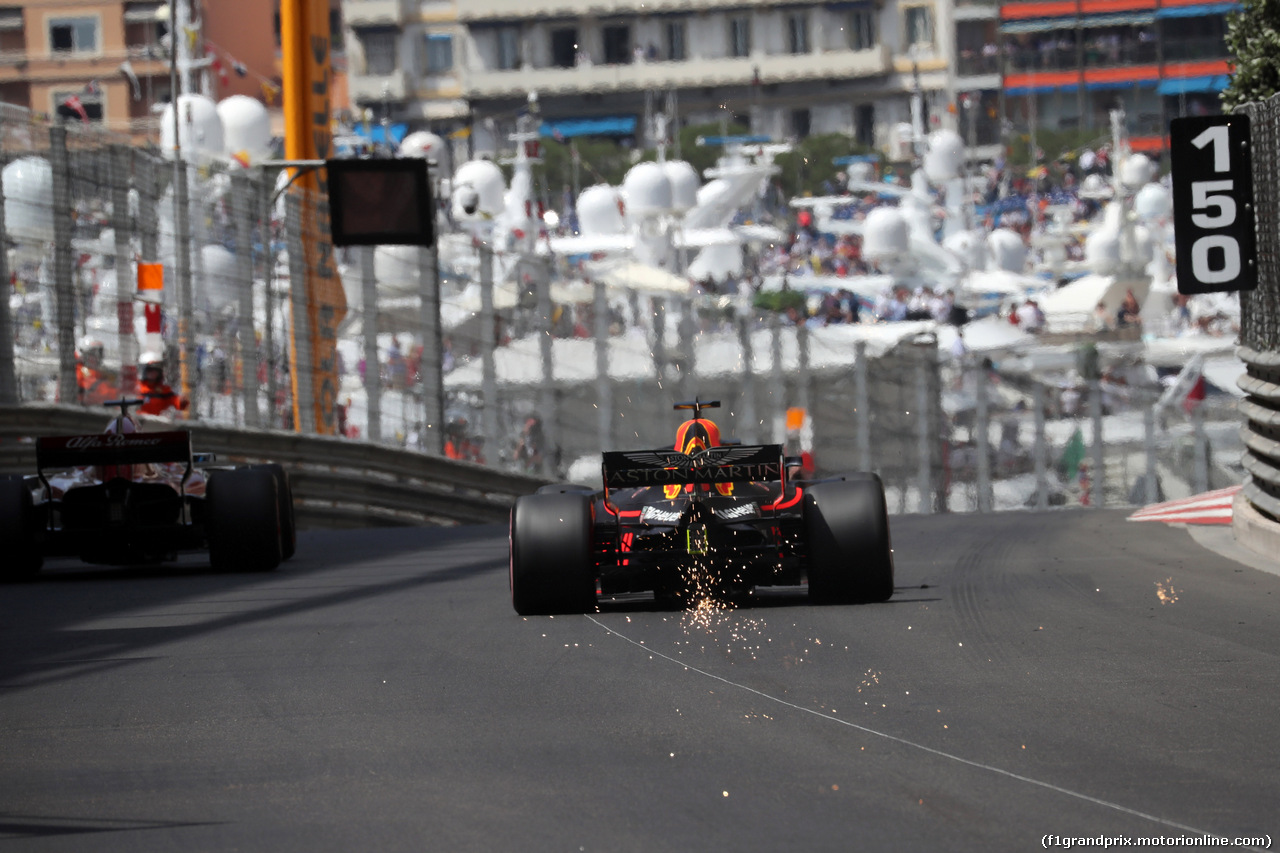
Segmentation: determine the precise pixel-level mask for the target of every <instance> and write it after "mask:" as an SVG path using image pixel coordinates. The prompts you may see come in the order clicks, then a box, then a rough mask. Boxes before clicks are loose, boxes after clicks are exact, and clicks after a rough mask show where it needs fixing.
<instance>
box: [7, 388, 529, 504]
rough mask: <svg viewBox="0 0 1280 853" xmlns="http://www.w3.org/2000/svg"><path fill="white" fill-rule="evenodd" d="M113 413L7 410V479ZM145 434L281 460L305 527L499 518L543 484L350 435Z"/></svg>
mask: <svg viewBox="0 0 1280 853" xmlns="http://www.w3.org/2000/svg"><path fill="white" fill-rule="evenodd" d="M109 418H110V412H108V411H107V410H105V409H104V410H103V411H92V410H89V409H82V408H78V407H75V406H56V405H43V404H38V405H24V406H0V473H4V474H33V473H35V459H36V455H35V444H34V439H35V438H36V437H38V436H42V435H75V434H79V433H85V434H87V433H97V432H101V431H102V429H103V426H104V425H105V424H106V422H107V420H108V419H109ZM140 420H141V421H142V423H143V429H144V430H145V429H148V428H149V426H150V428H156V425H159V424H165V425H166V426H167V428H170V429H172V428H175V426H176V428H180V429H186V430H190V432H191V443H192V446H193V448H194V449H195V450H196V451H197V452H204V453H214V454H216V456H217V459H216V461H215V462H214V464H215V465H220V464H224V463H241V462H278V463H280V464H281V465H283V466H284V468H285V469H286V470H287V471H288V472H289V476H290V478H291V480H292V483H293V498H294V506H295V509H296V511H297V515H298V524H299V526H300V527H312V528H318V527H339V528H341V527H372V526H421V525H455V524H468V523H483V522H502V521H506V520H507V514H508V511H509V510H510V507H511V504H512V503H513V502H514V501H515V499H516V498H517V497H518V496H520V495H524V494H529V493H531V492H533V491H535V490H536V489H537V488H538V487H539V486H541V485H543V484H544V483H546V480H543V479H541V478H537V477H529V476H525V475H522V474H510V473H505V472H501V471H495V470H493V469H491V468H486V467H484V466H481V465H475V464H472V463H470V462H458V461H455V460H452V459H444V458H441V457H438V456H429V455H427V454H425V453H420V452H418V451H414V450H403V449H400V448H396V447H387V446H384V445H377V444H368V443H364V442H359V441H352V440H350V439H345V438H330V437H328V436H314V435H301V434H298V433H291V432H282V431H277V430H246V429H240V428H236V427H230V426H221V425H217V424H208V423H202V422H199V421H190V422H181V423H178V424H176V425H174V424H172V423H171V422H168V421H164V420H160V419H152V418H147V417H142V418H141V419H140Z"/></svg>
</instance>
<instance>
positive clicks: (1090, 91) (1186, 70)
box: [957, 0, 1240, 153]
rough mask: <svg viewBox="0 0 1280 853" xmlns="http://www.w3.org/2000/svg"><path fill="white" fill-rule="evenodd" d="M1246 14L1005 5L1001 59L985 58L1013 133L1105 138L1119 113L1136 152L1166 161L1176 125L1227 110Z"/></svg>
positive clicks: (1147, 4)
mask: <svg viewBox="0 0 1280 853" xmlns="http://www.w3.org/2000/svg"><path fill="white" fill-rule="evenodd" d="M1239 8H1240V6H1239V4H1238V3H1234V2H1204V1H1203V0H1029V2H1014V3H1006V4H1004V5H1003V6H1001V7H1000V12H999V16H1000V17H999V42H998V50H995V51H992V50H991V49H990V48H985V49H982V50H981V56H982V57H983V61H985V58H986V56H987V55H988V54H991V53H994V54H995V56H996V57H998V62H999V63H1000V71H1001V72H1002V73H1001V94H1002V97H1003V99H1004V109H1003V112H1004V115H1005V116H1007V117H1008V119H1009V120H1010V122H1011V123H1012V124H1013V125H1014V126H1020V127H1028V126H1030V125H1031V124H1033V123H1034V124H1036V125H1037V126H1038V127H1044V128H1050V129H1060V130H1074V129H1082V130H1086V131H1087V130H1093V129H1096V130H1098V131H1099V135H1105V134H1106V133H1107V128H1108V114H1109V112H1110V110H1111V109H1112V108H1114V107H1117V106H1119V107H1122V108H1124V110H1125V114H1126V118H1127V121H1128V131H1129V134H1130V144H1131V146H1132V147H1133V148H1134V149H1136V150H1140V151H1148V152H1155V153H1158V152H1160V151H1162V150H1164V148H1165V147H1166V144H1167V135H1168V128H1169V120H1170V119H1171V118H1175V117H1178V116H1185V115H1204V114H1209V113H1216V112H1218V111H1219V110H1220V107H1219V102H1218V94H1219V93H1220V92H1221V91H1222V90H1223V89H1224V88H1225V87H1226V85H1227V82H1228V76H1229V74H1230V71H1231V67H1230V55H1229V53H1228V49H1227V44H1226V32H1227V24H1226V15H1227V13H1229V12H1231V11H1234V10H1236V9H1239ZM990 35H991V31H990V28H989V27H988V28H987V29H984V30H983V31H982V33H981V35H978V34H977V33H971V34H969V35H968V36H967V37H968V38H969V40H968V41H966V42H965V43H964V45H965V46H966V48H967V49H968V50H969V51H970V53H972V49H973V47H974V46H975V45H976V44H977V41H979V40H980V39H987V38H989V37H990ZM959 39H960V31H959V30H958V31H957V40H958V41H959ZM963 53H964V51H963V50H961V54H962V55H963ZM961 64H962V66H963V67H971V66H964V63H963V62H962V63H961ZM981 70H986V66H981Z"/></svg>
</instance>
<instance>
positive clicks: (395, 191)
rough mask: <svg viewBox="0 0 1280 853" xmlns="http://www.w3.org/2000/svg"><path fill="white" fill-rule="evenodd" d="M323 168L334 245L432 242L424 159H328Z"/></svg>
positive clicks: (432, 216) (431, 207)
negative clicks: (326, 176) (326, 178)
mask: <svg viewBox="0 0 1280 853" xmlns="http://www.w3.org/2000/svg"><path fill="white" fill-rule="evenodd" d="M325 168H326V170H327V171H328V173H329V215H330V228H331V233H332V236H333V245H335V246H390V245H396V246H432V245H434V244H435V239H436V235H435V203H434V201H433V199H432V198H431V182H430V180H429V179H428V176H427V161H426V160H422V159H419V158H416V157H415V158H404V159H395V160H390V159H389V160H345V159H344V160H327V161H325Z"/></svg>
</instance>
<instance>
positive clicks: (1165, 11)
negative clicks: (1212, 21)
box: [1156, 3, 1240, 18]
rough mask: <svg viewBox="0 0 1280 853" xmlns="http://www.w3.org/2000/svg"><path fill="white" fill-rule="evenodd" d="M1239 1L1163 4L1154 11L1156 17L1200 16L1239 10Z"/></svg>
mask: <svg viewBox="0 0 1280 853" xmlns="http://www.w3.org/2000/svg"><path fill="white" fill-rule="evenodd" d="M1239 11H1240V4H1239V3H1193V4H1192V5H1190V6H1165V7H1163V8H1161V9H1158V10H1157V11H1156V17H1157V18H1201V17H1204V16H1205V15H1225V14H1227V13H1228V12H1239Z"/></svg>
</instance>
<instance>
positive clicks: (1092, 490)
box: [1089, 377, 1106, 509]
mask: <svg viewBox="0 0 1280 853" xmlns="http://www.w3.org/2000/svg"><path fill="white" fill-rule="evenodd" d="M1089 415H1090V417H1091V418H1092V420H1093V447H1092V448H1091V449H1092V451H1093V463H1092V465H1091V466H1090V467H1091V468H1092V469H1093V470H1092V471H1090V472H1089V474H1090V479H1089V504H1090V505H1091V506H1093V507H1094V508H1095V509H1101V508H1102V505H1103V502H1104V501H1105V500H1106V497H1105V492H1104V491H1103V481H1104V480H1105V479H1106V470H1105V469H1104V467H1103V466H1104V465H1105V464H1106V457H1105V456H1104V455H1103V454H1104V452H1105V450H1106V448H1105V447H1104V446H1103V444H1102V380H1100V379H1098V378H1097V377H1094V378H1092V379H1090V380H1089Z"/></svg>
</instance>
